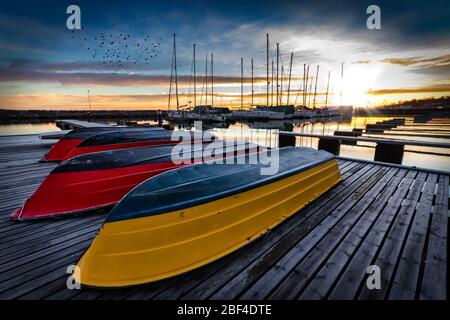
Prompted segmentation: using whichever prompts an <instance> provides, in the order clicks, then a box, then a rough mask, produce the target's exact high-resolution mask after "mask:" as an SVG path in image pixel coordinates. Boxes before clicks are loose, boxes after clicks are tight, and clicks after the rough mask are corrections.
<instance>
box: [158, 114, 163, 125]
mask: <svg viewBox="0 0 450 320" xmlns="http://www.w3.org/2000/svg"><path fill="white" fill-rule="evenodd" d="M158 126H159V127H160V128H161V127H162V113H161V110H158Z"/></svg>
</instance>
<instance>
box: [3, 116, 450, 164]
mask: <svg viewBox="0 0 450 320" xmlns="http://www.w3.org/2000/svg"><path fill="white" fill-rule="evenodd" d="M392 118H393V117H392V116H391V117H356V116H355V117H347V118H342V117H337V118H325V119H324V118H322V119H302V120H285V121H282V120H276V121H266V122H264V121H255V122H234V123H211V124H208V123H203V129H211V130H213V131H214V132H215V133H216V134H217V135H218V136H219V137H221V138H224V139H227V138H239V139H243V140H247V141H251V142H254V143H258V144H261V145H264V146H269V147H277V146H278V132H279V131H288V132H298V133H307V134H319V135H333V134H334V132H335V131H352V130H353V129H364V128H365V127H366V125H368V124H375V123H376V122H380V121H386V120H389V119H392ZM403 118H404V117H403ZM405 119H406V122H405V125H401V126H397V127H396V128H392V129H390V130H386V131H385V132H384V134H364V136H365V137H374V138H385V139H406V140H418V141H429V142H449V141H450V118H434V119H432V120H429V121H428V122H427V123H423V124H422V123H420V124H419V123H415V122H414V118H413V117H406V118H405ZM131 121H133V122H134V123H136V124H140V125H142V124H148V125H156V124H157V121H155V120H139V119H136V120H133V119H131ZM106 122H109V123H111V124H115V123H116V121H115V120H114V121H113V120H106ZM166 124H167V125H170V127H171V128H182V129H191V128H192V127H193V123H167V122H166ZM55 130H59V129H58V128H57V127H56V125H55V124H54V123H52V122H43V123H16V124H2V125H0V136H2V135H19V134H36V133H42V132H48V131H55ZM296 144H297V145H298V146H306V147H311V148H317V145H318V139H317V138H311V137H297V142H296ZM405 150H406V152H405V155H404V158H403V164H404V165H409V166H417V167H424V168H432V169H439V170H445V171H450V149H443V148H429V147H418V146H406V147H405ZM374 153H375V144H373V143H367V142H359V143H358V146H351V145H345V144H342V145H341V154H340V155H341V156H345V157H350V158H356V159H364V160H373V158H374Z"/></svg>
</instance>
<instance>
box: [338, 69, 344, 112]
mask: <svg viewBox="0 0 450 320" xmlns="http://www.w3.org/2000/svg"><path fill="white" fill-rule="evenodd" d="M343 86H344V62H342V64H341V95H340V99H339V100H340V101H339V104H340V105H341V106H342V87H343Z"/></svg>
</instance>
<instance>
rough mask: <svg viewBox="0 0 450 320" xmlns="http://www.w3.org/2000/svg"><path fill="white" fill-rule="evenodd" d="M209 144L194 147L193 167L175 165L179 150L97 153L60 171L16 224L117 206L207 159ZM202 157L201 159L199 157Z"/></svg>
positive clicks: (17, 215)
mask: <svg viewBox="0 0 450 320" xmlns="http://www.w3.org/2000/svg"><path fill="white" fill-rule="evenodd" d="M206 147H207V144H206V143H205V144H196V145H193V146H192V153H191V154H189V159H186V160H189V161H184V162H183V163H175V162H173V161H172V158H171V156H172V150H173V146H156V147H150V148H149V147H146V148H133V149H125V150H116V151H108V152H97V153H91V154H86V155H81V156H78V157H74V158H72V159H70V160H68V161H65V162H63V163H62V164H61V165H60V166H58V167H57V168H55V169H54V170H53V171H52V172H51V173H50V174H49V175H48V176H47V178H46V179H45V180H44V181H43V182H42V183H41V185H40V186H39V188H38V189H37V190H36V191H35V192H34V194H33V195H32V196H31V197H30V198H29V199H28V200H27V201H26V202H25V203H24V205H23V206H22V207H21V208H19V209H18V210H16V211H15V212H14V213H13V214H12V216H11V218H12V219H13V220H30V219H39V218H48V217H55V216H62V215H67V214H74V213H82V212H85V211H91V210H94V209H99V208H103V207H108V206H111V205H114V204H115V203H117V202H118V201H119V200H120V199H122V198H123V196H124V195H125V194H127V193H128V192H129V191H130V190H131V189H132V188H134V187H135V186H136V185H138V184H140V183H141V182H143V181H145V180H147V179H148V178H150V177H153V176H155V175H158V174H160V173H162V172H165V171H168V170H171V169H175V168H178V167H182V166H185V165H187V164H189V163H191V162H194V161H200V162H201V161H207V160H208V159H207V158H202V152H201V151H202V150H204V149H205V148H206ZM257 147H258V146H257V145H254V144H249V143H245V142H238V143H236V144H235V145H234V146H233V147H232V148H231V149H232V150H231V151H225V152H224V155H225V156H234V153H235V152H239V151H244V152H245V151H247V152H248V151H252V152H254V151H256V149H257ZM198 150H199V151H200V155H196V152H197V151H198Z"/></svg>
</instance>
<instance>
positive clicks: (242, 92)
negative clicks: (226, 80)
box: [241, 58, 244, 110]
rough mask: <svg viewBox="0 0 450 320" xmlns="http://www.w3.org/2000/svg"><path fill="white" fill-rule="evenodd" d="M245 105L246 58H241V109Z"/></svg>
mask: <svg viewBox="0 0 450 320" xmlns="http://www.w3.org/2000/svg"><path fill="white" fill-rule="evenodd" d="M243 106H244V58H241V110H242V107H243Z"/></svg>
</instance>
